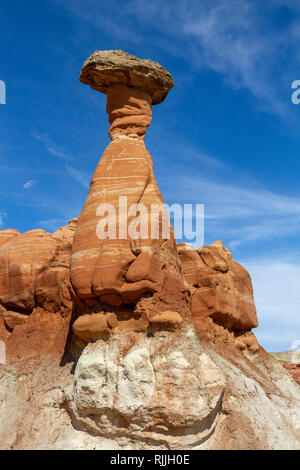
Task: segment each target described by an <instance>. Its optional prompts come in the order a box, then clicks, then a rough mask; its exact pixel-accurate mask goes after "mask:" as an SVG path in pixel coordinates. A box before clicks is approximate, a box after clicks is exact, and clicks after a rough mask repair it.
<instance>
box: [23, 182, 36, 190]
mask: <svg viewBox="0 0 300 470" xmlns="http://www.w3.org/2000/svg"><path fill="white" fill-rule="evenodd" d="M36 183H37V181H36V180H29V181H26V183H25V184H24V185H23V188H24V189H31V188H34V186H35V185H36Z"/></svg>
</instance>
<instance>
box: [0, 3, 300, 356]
mask: <svg viewBox="0 0 300 470" xmlns="http://www.w3.org/2000/svg"><path fill="white" fill-rule="evenodd" d="M299 40H300V0H297V1H295V0H293V1H290V0H265V1H264V2H260V1H250V0H227V1H226V2H224V1H220V0H212V1H201V0H198V1H193V0H179V1H177V0H164V1H163V2H162V1H161V0H152V1H151V2H147V1H143V0H141V1H138V0H132V1H125V0H124V1H121V0H118V1H117V0H110V1H106V0H103V1H101V0H84V1H83V0H43V1H40V0H36V1H35V0H27V1H26V2H24V0H10V1H8V0H3V1H1V3H0V57H1V61H0V80H3V81H5V83H6V88H7V96H6V104H5V105H0V128H1V140H0V167H1V172H0V228H1V229H5V228H17V229H18V230H20V231H21V232H24V231H27V230H30V229H32V228H38V227H41V228H44V229H45V230H47V231H50V232H52V231H54V230H56V229H57V228H58V227H59V226H61V225H64V224H65V223H66V221H67V220H68V219H70V218H72V217H76V216H78V214H79V212H80V210H81V208H82V206H83V204H84V201H85V198H86V194H87V191H88V186H89V180H90V177H91V175H92V173H93V171H94V169H95V167H96V165H97V163H98V160H99V157H100V156H101V154H102V152H103V150H104V149H105V147H106V145H107V144H108V143H109V138H108V134H107V132H108V122H107V117H106V113H105V105H106V98H105V96H104V95H101V94H100V93H97V92H95V91H93V90H91V89H89V88H88V87H86V86H84V85H82V84H80V83H79V82H78V76H79V73H80V69H81V66H82V63H83V62H84V60H85V59H86V58H87V57H88V56H89V55H90V54H91V53H92V52H93V51H94V50H96V49H123V50H125V51H126V52H129V53H131V54H135V55H138V56H139V57H141V58H151V59H153V60H156V61H158V62H160V63H161V64H162V65H164V66H165V67H166V68H167V69H168V70H169V71H170V72H171V73H172V75H173V77H174V80H175V87H174V89H173V90H172V91H171V92H170V94H169V96H168V98H167V99H166V101H165V102H164V103H163V104H161V105H158V106H154V108H153V122H152V125H151V127H150V128H149V130H148V132H147V136H146V145H147V148H148V149H149V150H150V152H151V154H152V158H153V160H154V168H155V176H156V179H157V181H158V184H159V186H160V189H161V191H162V193H163V196H164V199H165V202H167V203H169V204H172V203H174V202H179V203H194V204H196V203H199V204H200V203H201V204H203V203H204V204H205V213H206V221H205V243H206V244H209V243H211V242H213V241H214V240H216V239H222V240H223V242H224V244H225V245H226V246H228V247H229V248H230V249H231V250H232V252H233V255H234V257H235V259H236V260H237V261H239V262H240V263H242V264H243V265H244V266H245V267H246V268H247V269H248V270H249V271H250V273H251V275H252V278H253V284H254V289H255V299H256V305H257V310H258V315H259V321H260V326H259V328H258V329H257V330H256V334H257V336H258V339H259V341H260V342H261V344H262V345H263V346H264V347H265V348H267V349H268V350H285V349H288V348H289V347H290V345H291V343H292V341H294V340H297V339H299V338H300V251H299V234H300V187H299V177H300V159H299V151H300V133H299V124H300V105H294V104H292V101H291V95H292V92H293V90H292V88H291V84H292V82H293V81H294V80H300V47H299Z"/></svg>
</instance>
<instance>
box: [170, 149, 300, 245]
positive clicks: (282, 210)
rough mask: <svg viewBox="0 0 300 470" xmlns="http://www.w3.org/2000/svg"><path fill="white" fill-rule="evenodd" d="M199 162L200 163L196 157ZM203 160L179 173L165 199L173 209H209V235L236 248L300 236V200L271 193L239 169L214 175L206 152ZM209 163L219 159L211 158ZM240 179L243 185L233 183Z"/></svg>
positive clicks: (219, 169)
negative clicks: (181, 205)
mask: <svg viewBox="0 0 300 470" xmlns="http://www.w3.org/2000/svg"><path fill="white" fill-rule="evenodd" d="M187 154H188V152H187ZM193 159H194V161H196V159H197V157H196V155H195V156H194V157H193ZM198 160H199V161H201V163H202V164H201V166H199V165H197V166H196V167H195V166H194V167H190V166H189V165H184V166H182V164H179V165H178V166H176V168H174V170H173V171H174V174H172V173H170V174H169V179H168V181H170V183H168V184H166V188H165V191H164V196H165V197H166V199H167V201H168V203H169V204H172V203H174V202H176V201H181V202H185V203H191V202H193V203H195V204H204V205H205V232H206V234H208V235H209V236H210V237H215V238H223V237H226V240H227V243H228V244H229V247H230V248H231V249H233V248H235V247H237V246H240V245H245V244H249V243H254V242H258V241H259V242H260V241H277V240H279V239H284V238H288V237H292V236H296V235H297V236H298V235H299V236H300V197H298V196H295V197H293V196H286V195H283V194H280V193H276V192H273V191H270V190H268V189H267V188H265V187H263V186H262V184H259V182H258V181H255V179H254V178H249V175H247V177H243V176H241V175H240V174H239V172H238V170H237V169H236V168H233V167H230V171H226V170H228V169H227V168H226V166H225V165H224V168H222V167H221V166H216V168H215V169H214V171H213V173H212V174H210V173H208V171H207V163H206V162H205V159H204V160H203V159H202V153H201V151H200V152H199V159H198ZM207 161H208V162H210V163H211V161H214V160H211V159H210V157H209V156H207ZM216 161H218V160H217V159H216ZM184 163H185V162H184ZM204 170H205V171H204ZM175 173H176V176H175ZM178 175H180V176H178ZM236 180H237V181H239V183H232V181H236ZM250 181H251V182H250Z"/></svg>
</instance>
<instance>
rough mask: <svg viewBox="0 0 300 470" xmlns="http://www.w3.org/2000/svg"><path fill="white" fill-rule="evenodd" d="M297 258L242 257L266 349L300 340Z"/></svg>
mask: <svg viewBox="0 0 300 470" xmlns="http://www.w3.org/2000/svg"><path fill="white" fill-rule="evenodd" d="M299 261H300V260H299V259H298V262H297V259H296V260H295V259H294V260H291V259H285V258H284V257H283V256H278V257H277V259H274V258H273V259H261V258H260V259H254V260H250V261H247V260H243V261H242V264H243V266H245V268H246V269H247V270H248V271H249V272H250V274H251V277H252V282H253V288H254V297H255V303H256V307H257V312H258V319H259V327H258V328H257V329H256V330H255V334H256V335H257V337H258V340H259V341H260V342H261V343H262V344H263V345H264V347H265V348H266V349H267V350H269V351H270V350H273V351H276V350H277V351H284V350H287V349H290V347H291V344H292V342H293V341H295V340H297V339H300V290H299V285H300V262H299Z"/></svg>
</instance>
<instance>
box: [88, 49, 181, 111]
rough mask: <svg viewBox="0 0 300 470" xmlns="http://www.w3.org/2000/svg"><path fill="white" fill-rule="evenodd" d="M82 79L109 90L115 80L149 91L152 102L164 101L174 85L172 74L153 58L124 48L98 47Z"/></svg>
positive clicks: (96, 87) (100, 89) (92, 85)
mask: <svg viewBox="0 0 300 470" xmlns="http://www.w3.org/2000/svg"><path fill="white" fill-rule="evenodd" d="M79 80H80V81H81V82H82V83H85V84H86V85H90V86H91V87H92V88H94V89H95V90H98V91H100V92H102V93H105V94H107V92H108V90H109V88H110V87H111V85H113V84H121V85H126V86H127V87H131V88H136V89H138V90H142V91H143V92H145V93H147V95H149V96H150V97H151V102H152V104H159V103H161V102H162V101H163V100H164V99H165V98H166V96H167V94H168V93H169V91H170V89H171V88H173V86H174V81H173V78H172V75H171V74H170V73H169V72H168V71H167V70H166V69H165V68H164V67H162V66H161V65H160V64H158V63H157V62H153V61H152V60H149V59H146V60H143V59H139V58H138V57H136V56H134V55H131V54H127V53H126V52H123V51H95V52H94V53H93V54H92V55H91V56H90V57H89V58H88V59H87V60H86V61H85V63H84V64H83V67H82V71H81V74H80V78H79Z"/></svg>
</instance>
